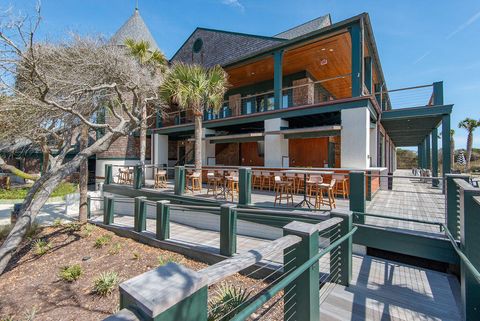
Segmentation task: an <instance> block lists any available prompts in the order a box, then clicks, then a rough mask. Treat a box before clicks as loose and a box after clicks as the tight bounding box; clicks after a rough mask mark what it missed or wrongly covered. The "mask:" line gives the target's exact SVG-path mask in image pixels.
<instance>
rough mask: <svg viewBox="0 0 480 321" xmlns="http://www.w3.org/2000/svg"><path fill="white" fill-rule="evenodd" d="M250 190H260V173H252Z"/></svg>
mask: <svg viewBox="0 0 480 321" xmlns="http://www.w3.org/2000/svg"><path fill="white" fill-rule="evenodd" d="M252 188H258V189H262V172H261V171H253V172H252Z"/></svg>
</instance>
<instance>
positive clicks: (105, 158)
mask: <svg viewBox="0 0 480 321" xmlns="http://www.w3.org/2000/svg"><path fill="white" fill-rule="evenodd" d="M96 160H138V161H140V158H137V157H97V158H96Z"/></svg>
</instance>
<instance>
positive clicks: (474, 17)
mask: <svg viewBox="0 0 480 321" xmlns="http://www.w3.org/2000/svg"><path fill="white" fill-rule="evenodd" d="M478 19H480V11H479V12H477V13H476V14H474V15H473V16H472V17H470V19H468V20H467V21H466V22H465V23H463V24H462V25H460V26H459V27H458V28H457V29H455V30H454V31H453V32H452V33H450V34H449V35H448V36H447V40H448V39H450V38H452V37H453V36H455V35H456V34H457V33H459V32H460V31H462V30H463V29H465V28H467V27H468V26H470V25H471V24H472V23H474V22H475V21H477V20H478Z"/></svg>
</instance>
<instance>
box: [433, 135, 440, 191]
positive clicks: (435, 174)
mask: <svg viewBox="0 0 480 321" xmlns="http://www.w3.org/2000/svg"><path fill="white" fill-rule="evenodd" d="M432 176H433V177H438V129H437V128H434V129H433V130H432ZM439 183H440V181H439V180H438V179H434V180H432V186H433V187H437V186H438V184H439Z"/></svg>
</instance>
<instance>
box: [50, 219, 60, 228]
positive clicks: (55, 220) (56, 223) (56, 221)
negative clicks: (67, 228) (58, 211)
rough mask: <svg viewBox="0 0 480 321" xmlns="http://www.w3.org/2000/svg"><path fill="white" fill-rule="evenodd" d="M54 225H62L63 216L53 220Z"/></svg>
mask: <svg viewBox="0 0 480 321" xmlns="http://www.w3.org/2000/svg"><path fill="white" fill-rule="evenodd" d="M52 226H53V227H60V226H62V219H61V218H56V219H54V220H53V223H52Z"/></svg>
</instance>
